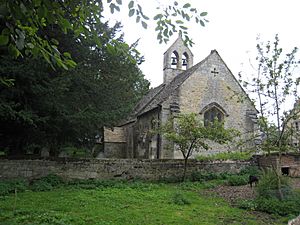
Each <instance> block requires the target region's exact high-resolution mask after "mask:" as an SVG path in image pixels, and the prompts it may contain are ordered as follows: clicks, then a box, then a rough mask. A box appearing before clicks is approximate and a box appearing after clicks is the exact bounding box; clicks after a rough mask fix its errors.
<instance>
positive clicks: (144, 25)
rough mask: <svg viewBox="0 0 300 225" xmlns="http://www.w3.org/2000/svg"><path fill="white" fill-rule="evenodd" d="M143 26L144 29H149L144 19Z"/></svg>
mask: <svg viewBox="0 0 300 225" xmlns="http://www.w3.org/2000/svg"><path fill="white" fill-rule="evenodd" d="M142 26H143V28H144V29H147V26H148V25H147V23H145V22H144V21H142Z"/></svg>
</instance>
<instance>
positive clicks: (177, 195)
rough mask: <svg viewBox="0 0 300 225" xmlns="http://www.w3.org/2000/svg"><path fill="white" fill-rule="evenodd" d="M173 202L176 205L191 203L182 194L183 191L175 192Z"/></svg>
mask: <svg viewBox="0 0 300 225" xmlns="http://www.w3.org/2000/svg"><path fill="white" fill-rule="evenodd" d="M172 202H173V203H174V204H176V205H190V204H191V202H190V201H189V200H188V199H187V198H186V197H185V196H184V195H183V194H182V193H179V192H177V193H175V194H174V195H173V197H172Z"/></svg>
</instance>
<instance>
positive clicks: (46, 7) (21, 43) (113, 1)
mask: <svg viewBox="0 0 300 225" xmlns="http://www.w3.org/2000/svg"><path fill="white" fill-rule="evenodd" d="M106 2H107V4H105V2H104V1H102V0H66V1H62V0H54V1H51V0H1V1H0V47H1V48H2V49H4V50H5V51H7V52H8V53H9V55H10V56H12V57H14V58H17V57H31V56H33V57H42V58H44V60H46V62H47V63H49V64H50V65H51V66H52V67H53V68H54V67H58V68H64V69H68V68H73V67H74V66H75V65H76V63H75V62H74V61H73V60H72V58H71V55H70V54H68V53H67V52H61V51H60V50H59V48H58V46H59V41H58V40H57V39H55V38H50V37H49V36H47V34H45V33H44V32H43V31H44V30H45V29H47V28H50V27H52V26H56V27H57V29H59V30H60V31H62V32H64V33H74V34H75V35H76V37H80V38H92V40H93V41H94V42H95V43H96V44H97V46H98V47H99V48H100V47H101V46H102V47H103V46H104V45H103V43H101V41H100V40H99V37H98V36H97V32H95V31H94V30H93V29H92V27H90V26H88V25H87V23H86V21H89V22H93V23H94V24H100V23H101V17H102V15H103V12H104V11H105V10H108V8H109V9H110V12H111V13H114V12H115V11H120V10H121V9H122V8H124V5H123V2H122V0H107V1H106ZM160 10H161V11H162V13H158V14H157V15H155V16H154V17H153V20H155V21H157V27H156V29H155V30H156V31H157V32H158V36H157V38H158V39H159V40H160V42H163V41H164V42H167V41H168V40H169V37H170V36H172V34H173V33H174V32H177V31H180V32H181V33H184V34H185V36H184V37H185V40H186V43H187V44H192V43H193V42H192V41H191V40H190V39H189V36H188V32H187V30H188V28H187V26H186V25H185V22H188V21H190V20H191V19H195V22H196V23H198V24H200V25H201V26H204V25H205V23H206V22H208V20H207V19H206V18H205V17H206V15H207V13H206V12H202V13H200V12H198V10H197V9H196V8H193V7H192V6H191V4H189V3H187V4H184V5H183V6H181V5H179V4H178V2H176V1H175V2H174V4H173V5H170V6H167V7H166V8H163V9H160ZM128 15H129V16H130V17H132V16H135V18H136V22H138V23H141V25H142V27H143V28H145V29H146V28H147V21H148V20H149V17H148V16H147V15H145V14H144V12H143V9H142V7H141V5H140V4H138V2H137V1H136V0H131V1H129V3H128ZM172 19H173V20H172ZM90 24H91V23H90ZM90 24H89V25H90ZM122 46H123V45H120V46H118V47H122ZM107 47H110V43H108V44H107ZM121 50H122V49H121ZM123 50H124V49H123ZM2 80H3V78H2Z"/></svg>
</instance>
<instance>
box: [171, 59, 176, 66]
mask: <svg viewBox="0 0 300 225" xmlns="http://www.w3.org/2000/svg"><path fill="white" fill-rule="evenodd" d="M171 65H172V66H174V65H175V66H176V65H177V58H176V57H172V64H171Z"/></svg>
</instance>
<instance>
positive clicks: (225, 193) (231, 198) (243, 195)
mask: <svg viewBox="0 0 300 225" xmlns="http://www.w3.org/2000/svg"><path fill="white" fill-rule="evenodd" d="M292 187H293V188H295V189H300V178H293V179H292ZM205 193H206V194H211V195H217V196H220V197H222V198H224V199H225V200H226V201H228V202H229V203H230V204H231V205H235V203H236V202H237V201H238V200H239V199H245V200H248V199H249V200H250V199H254V198H255V196H256V193H255V188H251V187H250V186H249V185H243V186H225V185H220V186H217V187H215V188H212V189H209V190H206V191H205ZM252 213H253V214H255V215H256V216H258V217H260V218H261V220H262V221H265V222H266V223H267V224H273V219H272V216H271V215H268V214H266V213H261V212H252Z"/></svg>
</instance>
